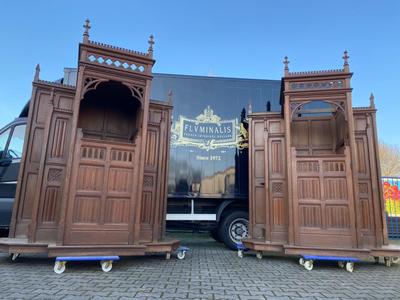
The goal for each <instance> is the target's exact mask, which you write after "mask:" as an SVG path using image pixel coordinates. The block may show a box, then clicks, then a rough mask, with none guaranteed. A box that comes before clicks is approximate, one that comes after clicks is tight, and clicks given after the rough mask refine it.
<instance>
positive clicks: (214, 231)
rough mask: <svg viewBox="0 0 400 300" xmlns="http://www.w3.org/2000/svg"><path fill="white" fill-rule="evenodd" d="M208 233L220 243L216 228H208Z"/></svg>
mask: <svg viewBox="0 0 400 300" xmlns="http://www.w3.org/2000/svg"><path fill="white" fill-rule="evenodd" d="M210 235H211V237H212V238H213V239H214V240H216V241H217V242H220V243H221V242H222V240H221V238H220V237H219V234H218V228H215V229H213V230H210Z"/></svg>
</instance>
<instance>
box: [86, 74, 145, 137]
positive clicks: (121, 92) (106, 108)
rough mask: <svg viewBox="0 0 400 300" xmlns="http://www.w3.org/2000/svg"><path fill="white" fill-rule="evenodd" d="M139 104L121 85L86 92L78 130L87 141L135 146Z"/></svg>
mask: <svg viewBox="0 0 400 300" xmlns="http://www.w3.org/2000/svg"><path fill="white" fill-rule="evenodd" d="M140 106H141V103H140V101H139V100H138V99H137V98H136V97H134V96H132V92H131V90H130V89H129V88H128V87H127V86H125V85H123V84H122V83H120V82H116V81H107V82H102V83H100V84H99V85H98V86H97V88H96V89H94V90H90V91H88V92H86V94H85V96H84V98H83V99H82V101H81V104H80V109H79V120H78V128H81V129H82V132H83V136H84V137H85V138H92V139H100V140H111V141H119V142H126V143H133V142H134V140H135V138H136V135H137V132H138V127H139V121H140Z"/></svg>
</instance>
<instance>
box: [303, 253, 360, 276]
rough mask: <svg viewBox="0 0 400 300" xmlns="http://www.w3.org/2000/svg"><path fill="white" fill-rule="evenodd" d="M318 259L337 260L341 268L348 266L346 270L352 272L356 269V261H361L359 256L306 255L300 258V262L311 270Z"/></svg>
mask: <svg viewBox="0 0 400 300" xmlns="http://www.w3.org/2000/svg"><path fill="white" fill-rule="evenodd" d="M316 260H326V261H327V260H329V261H337V262H338V266H339V267H340V268H346V271H348V272H350V273H352V272H353V271H354V263H355V262H357V261H360V259H359V258H355V257H341V256H319V255H304V256H303V257H301V258H300V260H299V264H300V265H302V266H303V267H304V268H305V269H306V270H308V271H311V270H312V269H313V267H314V261H316Z"/></svg>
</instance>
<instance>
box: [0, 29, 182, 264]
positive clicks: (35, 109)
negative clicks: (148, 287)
mask: <svg viewBox="0 0 400 300" xmlns="http://www.w3.org/2000/svg"><path fill="white" fill-rule="evenodd" d="M85 28H86V31H85V33H84V39H83V43H81V44H80V45H79V61H78V73H77V82H76V86H68V85H65V84H62V83H54V82H47V81H42V80H39V69H38V68H37V70H36V74H35V79H34V82H33V91H32V97H31V101H30V107H29V117H28V126H27V131H26V136H25V145H24V151H23V153H24V155H23V158H22V163H21V170H20V175H19V179H18V187H17V194H16V199H15V204H14V209H13V216H12V224H11V230H10V237H9V238H8V239H0V248H1V249H3V250H6V251H8V252H11V253H22V252H46V253H48V254H49V256H57V255H74V254H75V255H93V254H99V255H143V254H145V253H146V252H155V251H156V252H166V253H170V252H171V251H173V250H174V249H175V248H177V246H178V241H165V240H164V228H165V210H166V194H167V190H166V181H167V180H166V179H167V178H166V176H167V169H168V157H169V155H168V152H169V137H170V118H171V110H172V106H171V104H170V102H168V103H167V102H159V101H150V99H149V96H150V85H151V80H152V66H153V65H154V63H155V61H154V60H153V43H154V42H153V38H152V37H151V38H150V40H149V44H150V46H149V50H148V52H147V53H141V52H136V51H131V50H126V49H121V48H117V47H113V46H108V45H105V44H101V43H96V42H92V41H90V40H89V28H90V27H89V24H88V23H87V24H86V27H85Z"/></svg>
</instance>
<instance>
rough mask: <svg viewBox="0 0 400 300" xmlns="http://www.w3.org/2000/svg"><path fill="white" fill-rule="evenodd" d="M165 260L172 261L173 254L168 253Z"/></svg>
mask: <svg viewBox="0 0 400 300" xmlns="http://www.w3.org/2000/svg"><path fill="white" fill-rule="evenodd" d="M165 259H166V260H170V259H171V252H167V253H166V254H165Z"/></svg>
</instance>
